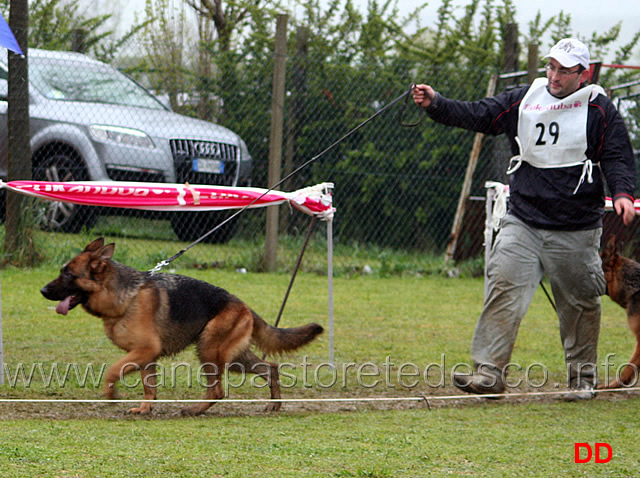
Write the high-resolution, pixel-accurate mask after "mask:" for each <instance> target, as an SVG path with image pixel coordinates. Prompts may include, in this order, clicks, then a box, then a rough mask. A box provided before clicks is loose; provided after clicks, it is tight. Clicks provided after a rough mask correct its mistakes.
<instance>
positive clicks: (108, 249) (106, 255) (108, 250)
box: [97, 242, 116, 261]
mask: <svg viewBox="0 0 640 478" xmlns="http://www.w3.org/2000/svg"><path fill="white" fill-rule="evenodd" d="M115 248H116V245H115V243H113V242H112V243H111V244H107V245H106V246H104V247H103V248H102V249H101V250H100V252H98V254H97V255H99V256H100V260H101V261H106V260H107V259H111V258H112V257H113V251H114V250H115Z"/></svg>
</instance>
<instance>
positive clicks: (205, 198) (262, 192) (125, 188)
mask: <svg viewBox="0 0 640 478" xmlns="http://www.w3.org/2000/svg"><path fill="white" fill-rule="evenodd" d="M0 187H4V188H7V189H10V190H11V191H15V192H17V193H20V194H25V195H28V196H35V197H38V198H41V199H48V200H51V201H61V202H67V203H72V204H81V205H88V206H106V207H119V208H132V209H145V210H149V211H214V210H221V209H241V208H243V207H250V208H255V207H265V206H271V205H275V204H282V203H284V202H288V203H289V204H291V205H292V206H293V207H295V208H296V209H299V210H300V211H302V212H304V213H305V214H309V215H315V216H320V217H322V218H323V219H325V220H330V219H332V218H333V213H334V212H335V208H334V207H333V206H332V196H331V191H332V189H333V184H332V183H321V184H317V185H315V186H311V187H308V188H304V189H300V190H298V191H294V192H290V193H287V192H281V191H275V190H268V189H260V188H241V187H230V186H207V185H201V184H188V183H187V184H167V183H136V182H126V181H78V182H75V181H69V182H48V181H9V182H3V181H0Z"/></svg>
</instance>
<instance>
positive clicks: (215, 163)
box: [191, 158, 224, 174]
mask: <svg viewBox="0 0 640 478" xmlns="http://www.w3.org/2000/svg"><path fill="white" fill-rule="evenodd" d="M191 164H192V168H193V170H194V171H196V172H198V173H214V174H223V173H224V161H220V160H218V159H201V158H195V159H194V160H193V162H192V163H191Z"/></svg>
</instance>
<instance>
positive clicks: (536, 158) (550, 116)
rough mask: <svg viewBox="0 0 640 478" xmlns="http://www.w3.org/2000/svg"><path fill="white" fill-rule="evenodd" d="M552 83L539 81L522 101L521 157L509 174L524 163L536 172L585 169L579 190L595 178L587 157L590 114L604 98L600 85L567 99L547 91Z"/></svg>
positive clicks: (519, 116)
mask: <svg viewBox="0 0 640 478" xmlns="http://www.w3.org/2000/svg"><path fill="white" fill-rule="evenodd" d="M547 83H548V80H547V79H546V78H538V79H536V80H535V81H534V82H533V83H532V85H531V87H530V88H529V91H527V94H526V95H525V96H524V98H523V99H522V102H521V103H520V107H519V110H518V136H516V138H515V140H516V142H517V143H518V146H519V147H520V154H519V155H518V156H514V157H513V158H511V161H510V164H509V170H508V171H507V174H511V173H513V172H514V171H516V170H517V169H518V168H519V167H520V165H521V164H522V161H526V162H527V163H529V164H531V165H532V166H534V167H536V168H566V167H570V166H579V165H583V172H582V176H581V178H580V181H579V183H578V185H577V187H576V189H575V191H574V194H575V192H576V191H577V190H578V188H579V187H580V185H581V184H582V183H583V182H584V180H585V178H587V180H588V181H589V182H592V181H593V178H592V176H591V173H592V169H593V164H592V162H591V160H590V159H589V158H587V157H586V151H587V113H588V110H589V99H590V98H592V97H595V96H597V95H598V94H600V93H602V94H604V90H603V89H602V88H601V87H599V86H597V85H588V86H585V87H584V88H580V89H579V90H578V91H576V92H575V93H572V94H571V95H569V96H566V97H564V98H556V97H555V96H553V95H551V94H550V93H549V92H548V91H547Z"/></svg>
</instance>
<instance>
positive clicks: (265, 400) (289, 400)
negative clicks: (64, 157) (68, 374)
mask: <svg viewBox="0 0 640 478" xmlns="http://www.w3.org/2000/svg"><path fill="white" fill-rule="evenodd" d="M638 391H640V387H629V388H613V389H594V390H593V392H594V393H618V392H638ZM577 392H580V390H562V391H560V390H558V391H548V392H510V393H491V394H478V395H475V394H464V395H418V396H415V397H346V398H345V397H342V398H340V397H338V398H278V399H268V398H260V399H251V398H247V399H243V398H240V399H238V398H236V399H234V398H225V399H216V400H207V399H159V400H144V399H137V400H136V399H114V400H109V399H71V398H69V399H67V398H51V399H48V398H2V399H0V403H12V402H13V403H273V402H280V403H322V402H326V403H330V402H402V401H414V402H415V401H425V400H427V401H430V400H443V401H447V400H470V399H473V400H477V399H481V398H519V397H520V398H521V397H539V396H552V395H568V394H573V393H577Z"/></svg>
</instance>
